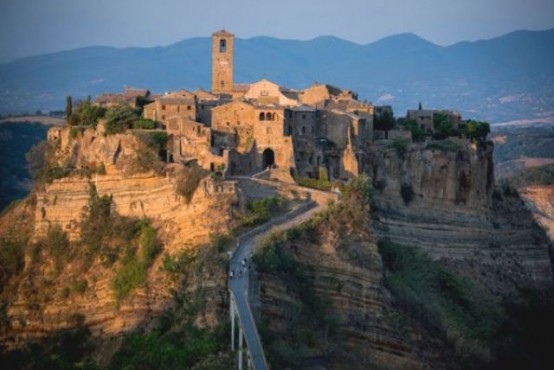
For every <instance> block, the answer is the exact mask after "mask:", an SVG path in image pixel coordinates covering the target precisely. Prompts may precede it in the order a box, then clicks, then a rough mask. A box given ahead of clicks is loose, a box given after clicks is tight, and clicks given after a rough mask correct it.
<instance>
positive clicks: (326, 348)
mask: <svg viewBox="0 0 554 370" xmlns="http://www.w3.org/2000/svg"><path fill="white" fill-rule="evenodd" d="M344 231H346V230H344ZM319 232H321V234H320V236H319V241H318V242H315V243H314V242H299V243H294V242H293V243H291V244H290V245H286V246H283V245H281V246H280V248H289V249H290V250H291V251H292V253H293V255H294V258H295V260H296V261H298V262H299V263H300V264H301V265H302V266H303V271H305V272H306V274H307V275H308V276H309V279H310V282H311V283H310V288H309V289H312V290H313V292H315V294H317V295H318V296H319V297H320V298H321V304H322V305H323V307H321V309H322V310H324V312H325V315H328V317H332V318H334V319H333V320H334V321H333V325H332V326H333V327H332V329H329V330H330V331H329V330H327V332H326V329H325V328H320V330H321V332H318V331H317V330H314V329H312V330H313V332H314V333H315V334H313V339H312V341H314V342H316V343H317V345H315V346H313V347H312V348H311V349H310V350H306V349H303V350H302V349H300V348H296V347H294V346H292V347H293V348H295V350H296V351H297V356H298V357H299V360H298V361H301V362H299V363H298V364H297V365H298V366H300V367H301V365H305V366H306V367H308V365H309V364H314V363H317V364H319V365H321V366H323V368H329V369H332V368H336V367H338V366H339V364H342V365H344V366H346V367H347V368H360V369H365V368H373V367H376V368H387V369H421V368H427V367H428V368H446V367H448V366H447V365H446V361H447V360H446V357H445V353H446V351H447V350H445V348H444V345H443V344H442V343H441V342H440V341H438V340H436V341H435V340H433V339H432V338H431V337H430V336H429V335H428V334H425V331H424V330H423V329H422V328H421V327H417V326H415V325H413V324H408V323H404V324H402V325H399V324H398V322H397V319H398V317H399V312H398V311H397V310H396V309H395V308H394V306H393V303H392V299H391V296H390V293H389V292H388V291H387V290H386V288H385V287H384V284H383V275H382V271H383V265H382V261H381V256H380V255H379V253H378V251H377V245H376V240H375V235H374V233H373V231H372V230H371V226H368V229H367V230H366V231H365V232H363V233H356V235H348V234H347V233H344V234H343V233H340V235H339V234H336V233H335V232H333V231H331V230H329V229H327V226H322V227H321V228H320V229H319ZM353 251H355V253H353ZM290 280H291V277H290V276H287V275H282V274H272V273H262V274H260V284H261V287H260V291H261V296H260V298H261V313H262V317H263V318H264V320H265V322H266V323H267V325H268V326H269V329H270V330H271V331H272V332H273V333H274V335H275V337H276V338H279V337H280V336H281V335H287V334H289V335H290V333H291V331H292V332H294V331H298V330H303V329H299V328H298V327H296V326H295V324H294V322H296V320H298V315H299V312H301V311H302V309H303V308H301V307H302V304H301V303H300V302H301V301H302V298H301V295H302V293H301V292H298V291H297V290H295V288H294V286H293V287H291V286H290V284H291V283H290ZM305 320H307V321H311V320H312V319H311V318H306V319H305ZM291 322H292V323H293V324H291ZM275 337H274V340H275ZM277 340H279V339H277ZM274 343H275V342H274ZM302 345H305V343H302V344H301V345H300V346H302ZM275 350H276V349H275V348H272V349H270V353H271V352H272V351H275ZM277 350H279V347H277ZM274 355H275V354H274ZM277 356H278V355H277ZM450 368H452V367H450Z"/></svg>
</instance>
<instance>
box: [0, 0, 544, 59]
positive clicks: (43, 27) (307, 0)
mask: <svg viewBox="0 0 554 370" xmlns="http://www.w3.org/2000/svg"><path fill="white" fill-rule="evenodd" d="M223 27H225V28H226V29H228V30H231V31H232V32H234V33H235V35H236V36H237V37H241V38H249V37H253V36H259V35H265V36H273V37H278V38H287V39H300V40H306V39H312V38H314V37H317V36H321V35H334V36H337V37H340V38H343V39H346V40H351V41H354V42H357V43H361V44H366V43H369V42H372V41H375V40H378V39H380V38H382V37H385V36H389V35H392V34H397V33H402V32H413V33H416V34H418V35H419V36H421V37H423V38H425V39H427V40H429V41H432V42H434V43H436V44H439V45H449V44H452V43H455V42H458V41H463V40H468V41H472V40H477V39H487V38H492V37H496V36H500V35H503V34H506V33H508V32H511V31H515V30H520V29H526V30H543V29H549V28H554V0H456V1H453V0H333V1H328V0H192V1H191V0H150V1H145V0H0V61H6V60H10V59H13V58H16V57H22V56H28V55H36V54H42V53H47V52H54V51H60V50H68V49H74V48H78V47H83V46H90V45H107V46H116V47H126V46H155V45H168V44H171V43H173V42H176V41H180V40H182V39H185V38H190V37H196V36H209V35H210V34H211V33H212V32H213V31H215V30H217V29H220V28H223Z"/></svg>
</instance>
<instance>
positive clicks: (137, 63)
mask: <svg viewBox="0 0 554 370" xmlns="http://www.w3.org/2000/svg"><path fill="white" fill-rule="evenodd" d="M210 58H211V40H210V38H209V37H203V38H192V39H187V40H183V41H181V42H178V43H175V44H172V45H169V46H165V47H153V48H124V49H117V48H112V47H102V46H95V47H86V48H82V49H76V50H71V51H64V52H58V53H53V54H47V55H41V56H36V57H29V58H24V59H19V60H16V61H13V62H11V63H7V64H1V65H0V113H4V114H6V113H16V112H23V111H27V112H29V111H35V110H37V109H62V108H63V106H64V102H65V97H66V96H67V95H72V96H73V97H75V98H80V97H85V96H87V95H91V96H93V97H94V96H96V95H98V94H100V93H102V92H119V91H122V90H123V88H124V86H126V85H127V86H133V87H146V88H149V89H150V90H151V91H154V92H165V91H171V90H177V89H181V88H186V89H195V88H199V87H200V88H204V89H208V88H209V87H210V78H211V77H210V73H211V66H210V63H211V59H210ZM234 59H235V82H253V81H257V80H259V79H262V78H267V79H269V80H272V81H274V82H276V83H278V84H280V85H283V86H287V87H291V88H305V87H308V86H309V85H311V84H312V83H313V82H314V81H318V82H325V83H329V84H334V85H338V86H341V87H345V88H349V89H351V90H354V91H357V92H358V93H359V95H360V98H361V99H367V100H368V101H372V102H374V103H375V104H381V105H385V104H389V105H392V106H393V108H394V110H395V114H396V115H397V116H399V115H404V114H405V110H406V109H407V108H408V107H417V105H418V103H419V102H422V104H423V106H424V107H428V108H450V109H455V110H459V111H461V112H462V114H463V115H464V116H465V117H472V118H476V119H486V120H489V121H491V122H505V121H512V120H531V121H533V120H535V121H537V122H541V121H545V122H546V121H552V122H554V29H552V30H548V31H517V32H513V33H510V34H508V35H505V36H502V37H498V38H495V39H491V40H484V41H477V42H460V43H457V44H455V45H451V46H447V47H442V46H438V45H435V44H433V43H430V42H428V41H426V40H424V39H422V38H420V37H418V36H416V35H414V34H400V35H396V36H391V37H387V38H385V39H382V40H379V41H377V42H374V43H371V44H367V45H358V44H355V43H352V42H349V41H345V40H341V39H338V38H336V37H331V36H324V37H318V38H316V39H314V40H310V41H294V40H280V39H275V38H270V37H255V38H251V39H246V40H245V39H236V40H235V54H234Z"/></svg>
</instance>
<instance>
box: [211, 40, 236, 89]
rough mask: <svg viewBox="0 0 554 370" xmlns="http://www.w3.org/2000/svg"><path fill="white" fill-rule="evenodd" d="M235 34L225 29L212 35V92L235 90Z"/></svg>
mask: <svg viewBox="0 0 554 370" xmlns="http://www.w3.org/2000/svg"><path fill="white" fill-rule="evenodd" d="M234 38H235V35H233V34H232V33H230V32H227V31H225V30H221V31H217V32H215V33H214V34H213V35H212V93H214V94H225V93H227V94H230V93H232V92H233V41H234Z"/></svg>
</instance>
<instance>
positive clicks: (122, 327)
mask: <svg viewBox="0 0 554 370" xmlns="http://www.w3.org/2000/svg"><path fill="white" fill-rule="evenodd" d="M71 130H72V129H70V128H68V127H66V128H54V129H51V131H50V132H49V141H50V142H51V143H52V146H53V147H54V148H55V151H54V152H53V153H52V154H53V155H54V157H55V158H56V161H57V163H62V164H67V163H71V165H72V166H73V167H74V168H77V170H75V171H73V173H72V174H69V176H67V177H64V178H61V179H57V180H54V181H52V182H51V183H46V184H44V185H42V186H39V187H38V188H37V189H36V191H35V192H34V193H32V194H31V195H30V196H29V197H28V199H27V200H26V201H23V202H21V203H20V204H18V205H17V206H16V208H15V209H14V210H13V211H12V212H10V213H8V214H7V215H6V216H4V217H2V219H1V220H0V230H2V232H1V234H2V236H4V237H11V238H13V239H14V240H18V241H20V242H22V243H26V242H27V241H28V242H29V245H31V246H32V245H35V244H33V243H38V245H39V246H38V247H36V248H35V249H33V248H28V249H27V250H25V252H24V253H25V263H24V267H23V270H22V272H21V274H20V275H19V276H17V278H16V279H15V278H14V279H12V280H10V282H9V284H7V285H6V291H7V290H8V289H9V291H10V292H11V293H10V296H8V297H6V296H4V298H5V303H6V306H5V308H4V312H5V316H4V319H3V322H2V330H1V331H0V333H1V336H0V340H1V341H2V343H3V344H4V345H7V346H11V345H16V346H17V345H20V344H22V343H24V342H25V341H26V340H28V339H31V338H32V339H37V338H41V337H45V336H47V335H49V334H51V333H54V332H56V331H58V330H60V329H64V328H71V327H75V326H76V325H84V326H86V327H88V328H89V329H90V330H91V331H92V333H93V335H95V336H97V337H104V338H106V337H110V336H113V335H118V334H120V333H123V332H127V331H130V330H133V329H136V328H137V327H138V326H140V325H144V324H146V323H148V322H149V320H151V319H152V318H153V317H155V316H156V315H158V314H160V313H161V312H162V311H164V310H166V309H167V308H168V307H170V306H171V305H172V304H173V293H172V290H179V286H180V283H181V281H180V280H179V279H177V280H176V279H175V278H174V277H172V276H171V275H170V274H168V272H167V271H165V270H164V258H165V255H167V256H177V255H178V254H179V253H181V252H183V251H185V252H186V253H190V254H192V255H195V254H197V253H198V252H199V249H200V248H207V246H209V242H210V237H211V236H212V235H214V234H217V233H221V232H224V231H225V232H226V231H227V229H228V222H229V220H230V215H231V207H232V204H233V203H234V202H236V200H237V198H236V197H237V195H236V191H235V184H234V183H232V182H223V181H215V180H212V179H210V178H209V177H208V178H204V179H202V180H200V181H199V184H198V186H197V188H196V190H195V191H194V192H193V194H191V201H190V202H189V201H187V200H186V199H185V197H183V196H182V195H180V194H178V191H177V190H176V188H177V186H178V184H177V182H178V181H179V180H178V176H177V174H176V173H177V172H178V169H176V168H172V166H171V165H166V166H165V169H164V171H163V172H160V173H157V172H155V171H152V170H148V171H144V170H141V169H140V167H138V168H137V161H140V158H141V156H143V155H144V152H148V151H149V150H150V149H149V148H147V147H146V146H145V145H144V143H143V142H141V140H139V139H138V138H137V137H136V136H135V135H133V134H131V133H127V134H119V135H110V136H104V135H102V133H101V132H98V131H96V130H92V129H88V130H84V131H83V132H78V133H77V134H75V133H73V134H72V133H71ZM73 130H74V129H73ZM141 151H142V152H143V153H141ZM139 164H140V163H139ZM101 166H102V167H103V170H102V171H98V170H97V169H98V168H99V167H101ZM91 191H94V193H95V194H96V195H95V196H96V197H97V198H98V199H102V197H103V196H106V197H108V196H109V197H111V198H110V205H109V211H108V212H109V213H110V214H113V215H116V216H117V217H123V218H124V219H128V220H139V219H145V218H146V219H148V220H149V222H150V224H151V225H152V227H153V228H154V229H155V230H156V231H157V238H158V239H159V241H160V246H159V249H158V250H157V255H156V257H155V258H154V259H153V261H152V262H151V266H149V268H148V270H147V272H146V278H145V279H146V280H145V282H143V283H141V284H140V286H139V287H137V288H136V289H133V290H132V291H131V292H130V294H129V295H128V296H127V297H125V298H123V299H116V296H115V294H114V279H116V276H117V274H118V269H120V268H121V266H123V264H124V263H125V262H124V261H125V260H124V259H123V260H116V262H115V263H114V262H106V260H105V258H104V257H102V255H97V254H93V257H90V258H89V257H88V256H89V255H90V253H93V252H89V251H88V250H87V249H86V248H87V247H86V246H85V245H83V244H81V241H80V240H81V239H80V237H81V232H82V230H81V228H82V223H83V219H84V218H86V215H87V212H89V211H90V210H89V208H90V204H91V196H92V195H91ZM129 222H130V221H129ZM22 226H25V227H24V228H23V229H22ZM55 227H60V228H61V230H62V231H64V232H66V233H67V236H68V238H69V241H70V242H71V244H70V243H69V242H68V243H67V247H66V248H68V249H67V251H64V252H63V253H65V254H67V255H70V254H71V255H76V256H80V257H76V258H73V259H70V260H69V262H68V263H65V264H63V265H62V266H55V265H56V264H55V262H54V259H53V257H52V256H50V254H48V253H47V252H45V251H43V250H46V249H48V247H47V245H48V243H47V242H44V240H45V239H44V238H48V234H49V232H50V231H51V230H52V229H53V228H55ZM107 227H108V228H109V227H114V228H117V227H118V224H113V225H107ZM104 231H105V230H104ZM111 232H112V233H113V235H117V234H118V232H119V231H118V230H112V231H111ZM121 233H124V231H123V230H121ZM47 240H48V239H47ZM141 240H142V239H141ZM44 243H46V244H44ZM102 243H106V245H105V246H103V245H100V246H99V248H104V247H106V246H107V247H109V246H110V245H111V244H112V243H111V242H110V241H109V240H107V241H104V242H102ZM141 243H142V241H141ZM94 253H97V252H94ZM119 253H120V254H121V253H123V252H119ZM125 253H127V252H125ZM138 253H139V252H137V256H138V255H139V254H138ZM59 258H61V257H59ZM137 258H138V257H137ZM85 260H87V261H86V262H85ZM37 261H38V262H37ZM194 271H195V270H192V272H190V273H187V274H185V275H186V276H188V278H187V285H186V288H185V290H186V291H187V292H189V293H190V294H193V293H194V292H200V291H201V292H202V294H203V295H205V299H206V301H207V307H208V308H207V310H206V311H205V312H202V313H200V314H199V316H198V322H199V323H200V324H201V325H203V326H213V325H215V324H216V321H215V316H216V314H217V313H220V312H221V310H222V309H223V308H224V307H225V304H224V301H225V299H226V294H225V276H226V274H225V270H224V268H222V267H221V266H219V265H213V264H206V266H203V267H202V268H201V269H199V270H198V271H197V272H194Z"/></svg>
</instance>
